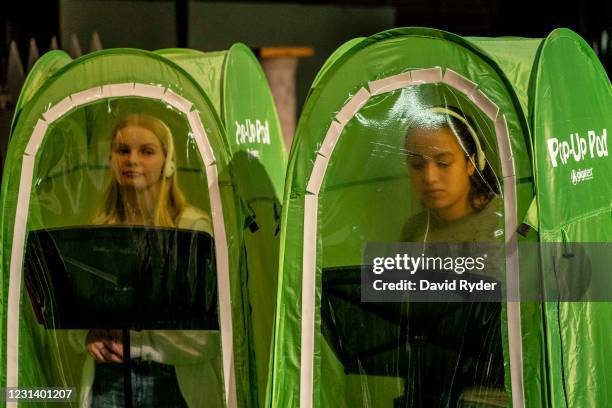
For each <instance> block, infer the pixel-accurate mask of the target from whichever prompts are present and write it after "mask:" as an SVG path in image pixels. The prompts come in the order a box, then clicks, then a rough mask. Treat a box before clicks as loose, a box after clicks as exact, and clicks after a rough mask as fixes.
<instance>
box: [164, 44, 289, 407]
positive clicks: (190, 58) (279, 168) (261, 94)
mask: <svg viewBox="0 0 612 408" xmlns="http://www.w3.org/2000/svg"><path fill="white" fill-rule="evenodd" d="M156 53H157V54H159V55H162V56H164V57H165V58H168V59H169V60H171V61H173V62H175V63H176V64H178V65H179V66H181V67H182V68H183V69H185V71H187V72H188V73H189V74H190V75H191V76H192V77H193V78H194V79H195V80H196V81H197V82H198V83H199V84H200V85H201V86H202V88H203V89H204V90H205V91H206V94H207V95H208V96H209V97H210V99H211V102H212V103H213V105H214V106H215V109H216V110H217V112H219V115H220V117H221V120H222V122H223V123H224V125H225V129H226V136H227V138H226V141H227V146H228V149H229V153H230V160H231V169H232V174H233V179H232V180H233V183H234V186H235V188H236V189H237V190H238V191H239V192H240V196H241V197H242V198H243V200H244V204H245V205H246V208H245V213H246V215H247V217H248V218H247V220H246V227H247V228H246V229H245V231H244V240H245V251H246V267H247V270H248V279H245V281H244V282H243V285H245V288H246V291H247V292H248V299H249V309H250V311H249V313H250V316H251V321H250V325H249V328H248V330H249V333H250V335H249V339H250V341H252V347H253V353H254V358H255V364H256V367H257V368H256V372H252V373H251V374H252V375H253V377H252V378H251V380H250V381H251V384H252V389H251V391H252V392H254V393H255V392H256V393H257V395H258V400H259V402H260V404H263V399H264V398H265V390H266V379H267V376H268V361H269V356H270V340H271V334H272V323H273V317H274V307H275V304H276V288H277V271H278V248H279V226H280V212H281V203H282V194H283V188H284V183H285V171H286V167H287V153H286V151H285V147H284V144H283V137H282V133H281V128H280V123H279V120H278V115H277V113H276V108H275V105H274V100H273V99H272V94H271V93H270V88H269V86H268V82H267V80H266V77H265V75H264V72H263V70H262V69H261V66H260V64H259V62H258V61H257V58H255V55H253V53H252V52H251V50H250V49H249V48H248V47H246V46H245V45H244V44H235V45H233V46H232V47H230V49H229V50H227V51H218V52H201V51H196V50H190V49H166V50H160V51H156ZM255 374H256V377H255V376H254V375H255Z"/></svg>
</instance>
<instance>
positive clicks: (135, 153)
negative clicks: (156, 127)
mask: <svg viewBox="0 0 612 408" xmlns="http://www.w3.org/2000/svg"><path fill="white" fill-rule="evenodd" d="M164 161H165V154H164V150H163V148H162V145H161V143H160V141H159V139H158V138H157V136H155V134H154V133H153V132H151V131H150V130H148V129H146V128H144V127H142V126H138V125H128V126H126V127H124V128H121V129H119V131H117V134H116V135H115V139H114V140H113V144H112V152H111V167H112V169H113V174H114V175H115V179H116V180H117V182H118V183H119V185H120V186H123V187H131V188H135V189H137V190H144V189H147V188H149V187H151V186H152V185H155V184H156V183H157V182H159V181H160V179H161V174H162V169H163V167H164Z"/></svg>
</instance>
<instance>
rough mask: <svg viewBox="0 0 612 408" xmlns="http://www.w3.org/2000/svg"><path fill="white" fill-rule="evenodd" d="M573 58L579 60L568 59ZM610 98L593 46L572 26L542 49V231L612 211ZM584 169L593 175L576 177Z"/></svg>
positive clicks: (538, 108)
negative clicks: (589, 215)
mask: <svg viewBox="0 0 612 408" xmlns="http://www.w3.org/2000/svg"><path fill="white" fill-rule="evenodd" d="M570 58H571V59H572V60H573V61H576V62H575V63H572V64H568V63H567V61H568V60H569V59H570ZM611 101H612V85H611V84H610V80H609V79H608V77H607V75H606V72H605V71H604V69H603V67H602V65H601V63H600V62H599V60H598V59H597V56H596V55H595V54H594V53H593V51H592V50H591V49H590V47H589V46H588V45H587V44H586V43H585V42H584V40H582V39H581V38H580V37H578V36H577V35H576V34H574V33H573V32H571V31H569V30H556V31H554V32H553V33H552V34H551V35H550V36H549V37H548V38H547V39H546V42H545V44H544V46H543V48H542V55H541V57H540V64H539V67H538V78H537V84H536V88H535V111H534V117H533V118H532V120H533V123H534V126H533V128H534V148H535V163H536V173H535V177H536V186H537V190H538V206H539V211H538V213H539V216H540V230H541V231H542V233H543V234H546V233H547V232H554V231H558V230H559V229H560V228H563V227H564V226H565V225H566V224H567V223H571V222H572V221H573V220H575V219H576V218H582V217H584V216H586V215H588V214H593V213H597V212H600V211H607V212H609V211H610V208H611V202H612V201H611V200H610V191H611V190H612V181H611V179H610V177H609V176H608V175H609V174H611V173H612V160H610V156H609V152H608V150H609V149H608V145H609V143H608V140H607V139H609V138H607V131H608V130H609V129H611V128H612V115H610V105H611ZM572 144H573V145H574V146H573V147H572ZM579 147H580V149H579ZM583 149H584V150H583ZM564 153H566V154H567V157H566V158H565V159H564ZM589 169H591V170H589ZM581 170H589V172H590V173H592V177H589V176H588V175H586V179H585V180H583V181H580V180H579V179H578V180H577V179H576V177H575V175H576V173H578V172H580V171H581ZM586 197H588V199H584V198H586ZM559 202H563V203H565V204H566V205H562V206H560V205H558V203H559Z"/></svg>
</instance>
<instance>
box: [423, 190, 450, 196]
mask: <svg viewBox="0 0 612 408" xmlns="http://www.w3.org/2000/svg"><path fill="white" fill-rule="evenodd" d="M424 193H425V194H427V195H428V196H434V197H437V196H439V195H442V194H444V193H445V191H444V190H443V189H438V188H430V189H427V190H425V191H424Z"/></svg>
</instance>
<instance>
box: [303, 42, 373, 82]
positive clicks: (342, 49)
mask: <svg viewBox="0 0 612 408" xmlns="http://www.w3.org/2000/svg"><path fill="white" fill-rule="evenodd" d="M364 39H365V37H357V38H353V39H350V40H348V41H347V42H345V43H344V44H342V45H341V46H340V47H338V48H336V50H335V51H334V52H333V53H332V54H331V55H330V56H329V57H328V58H327V59H326V60H325V63H324V64H323V66H322V67H321V69H320V70H319V72H318V73H317V76H316V77H315V79H314V81H312V85H311V89H312V88H315V87H316V86H317V84H318V83H319V80H320V79H321V78H323V76H324V75H325V73H326V72H327V69H328V68H329V67H331V66H332V65H333V64H334V63H335V62H336V61H337V60H338V58H340V57H342V56H343V55H344V54H345V53H346V52H348V51H349V50H350V49H351V48H353V46H354V45H356V44H358V43H360V42H361V41H362V40H364Z"/></svg>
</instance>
